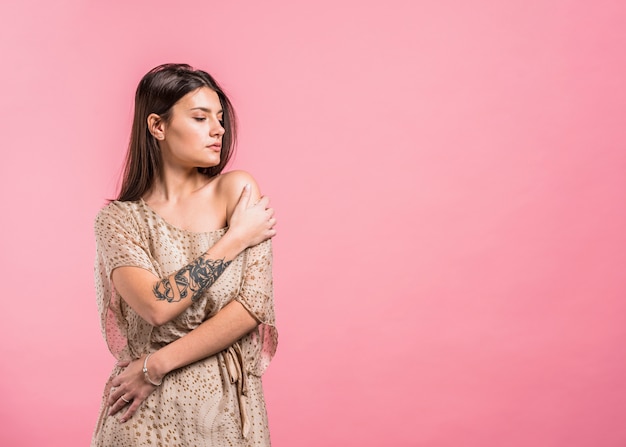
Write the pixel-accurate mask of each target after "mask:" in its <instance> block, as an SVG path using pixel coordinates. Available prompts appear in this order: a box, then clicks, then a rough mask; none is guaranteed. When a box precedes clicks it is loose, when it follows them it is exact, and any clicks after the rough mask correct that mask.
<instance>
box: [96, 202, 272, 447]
mask: <svg viewBox="0 0 626 447" xmlns="http://www.w3.org/2000/svg"><path fill="white" fill-rule="evenodd" d="M225 232H226V229H221V230H216V231H211V232H208V233H194V232H190V231H185V230H181V229H179V228H176V227H174V226H172V225H170V224H168V223H167V222H166V221H165V220H163V219H162V218H161V217H160V216H159V215H158V214H156V213H155V212H154V211H153V210H152V209H151V208H150V207H148V205H147V204H146V203H145V202H144V201H143V200H139V201H137V202H112V203H110V204H109V205H108V206H106V207H105V208H103V209H102V210H101V211H100V213H99V214H98V216H97V217H96V221H95V233H96V244H97V245H96V265H95V279H96V293H97V299H98V310H99V312H100V318H101V324H102V334H103V336H104V338H105V340H106V342H107V345H108V347H109V350H110V351H111V353H112V354H113V356H114V357H115V358H116V359H117V360H118V361H122V360H132V359H137V358H139V357H141V356H142V355H144V354H147V353H150V352H154V351H156V350H158V349H159V348H160V347H162V346H164V345H166V344H168V343H170V342H172V341H174V340H176V339H178V338H180V337H182V336H183V335H185V334H186V333H188V332H190V331H191V330H193V329H194V328H196V327H197V326H199V325H200V324H201V323H202V322H203V321H204V320H206V319H208V318H211V316H213V315H215V313H217V312H218V311H219V310H220V309H221V308H222V307H224V306H225V305H226V304H228V303H229V302H230V301H232V300H237V301H239V302H240V303H241V304H242V305H243V306H244V307H245V308H246V309H247V310H248V311H249V312H250V313H251V314H252V315H253V316H254V317H255V318H256V319H257V320H258V321H259V322H260V324H259V325H258V327H257V328H256V329H255V330H254V331H252V332H251V333H250V334H248V335H246V336H244V337H243V338H242V339H240V340H239V341H237V342H236V343H235V344H234V345H232V346H231V347H229V348H228V349H226V350H224V351H222V352H220V353H218V354H216V355H214V356H211V357H209V358H206V359H204V360H201V361H198V362H196V363H193V364H191V365H188V366H186V367H183V368H180V369H178V370H175V371H173V372H171V373H169V374H167V375H166V376H165V377H164V379H163V383H162V385H161V386H159V387H157V388H156V389H155V390H154V392H153V393H152V394H151V395H150V396H149V397H148V398H147V399H146V401H145V402H143V403H142V405H141V407H140V408H139V409H138V410H137V412H136V413H135V414H134V415H133V417H132V418H131V419H130V420H128V421H127V422H126V423H124V424H120V423H119V422H118V417H119V414H118V415H115V416H111V417H109V416H107V411H108V405H107V403H106V399H107V397H108V395H109V391H110V388H111V380H112V378H113V377H114V376H115V375H117V374H119V373H120V371H121V369H120V368H119V367H115V368H114V369H113V371H112V373H111V376H110V377H109V379H108V381H107V383H106V385H105V388H104V394H103V399H102V404H101V408H100V416H99V419H98V423H97V425H96V429H95V432H94V436H93V439H92V446H103V447H115V446H120V447H121V446H124V447H128V446H153V447H154V446H164V447H165V446H167V447H174V446H185V447H189V446H245V447H251V446H269V445H270V438H269V430H268V423H267V413H266V410H265V401H264V398H263V389H262V384H261V375H262V374H263V372H264V371H265V369H266V368H267V366H268V365H269V362H270V360H271V358H272V356H273V355H274V353H275V351H276V345H277V342H278V334H277V331H276V327H275V317H274V304H273V292H272V250H271V241H266V242H263V243H262V244H259V245H257V246H255V247H252V248H249V249H247V250H245V251H244V252H243V253H242V254H241V255H239V256H238V257H237V258H236V259H235V260H233V262H232V263H231V264H230V265H229V266H228V268H227V269H226V270H225V271H224V273H223V274H222V276H220V277H219V278H218V280H217V281H216V282H215V283H214V284H213V285H212V286H211V287H210V288H208V289H207V290H205V291H204V292H203V294H202V295H201V296H200V297H199V299H198V300H196V301H195V302H194V303H193V304H192V305H191V306H190V307H189V308H188V309H187V310H186V311H185V312H183V313H182V314H181V315H179V316H178V317H176V318H175V319H174V320H172V321H170V322H169V323H167V324H164V325H162V326H160V327H154V326H151V325H150V324H149V323H147V322H146V321H144V320H143V319H142V318H141V317H140V316H139V315H137V314H136V313H135V312H134V311H133V310H132V309H131V308H130V307H129V306H128V305H127V304H126V303H125V301H124V300H123V299H121V297H120V296H119V295H118V294H117V292H116V291H115V289H114V287H113V284H112V283H111V281H110V277H111V272H112V271H113V270H114V269H115V268H116V267H120V266H135V267H140V268H144V269H146V270H148V271H150V272H152V273H154V274H155V275H157V276H158V277H159V278H162V277H165V276H168V275H170V274H171V273H173V272H175V271H177V270H179V269H180V268H181V267H183V266H185V265H186V264H188V263H190V262H191V261H193V260H194V259H196V258H197V257H198V256H200V255H201V254H202V253H204V252H205V251H206V250H208V249H209V248H210V247H211V246H212V245H213V244H215V243H216V242H217V241H218V240H219V239H220V238H221V237H222V236H223V235H224V233H225Z"/></svg>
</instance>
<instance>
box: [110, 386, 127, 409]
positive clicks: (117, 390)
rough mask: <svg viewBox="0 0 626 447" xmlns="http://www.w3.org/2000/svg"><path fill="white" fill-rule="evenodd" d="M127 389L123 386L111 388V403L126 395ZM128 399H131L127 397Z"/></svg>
mask: <svg viewBox="0 0 626 447" xmlns="http://www.w3.org/2000/svg"><path fill="white" fill-rule="evenodd" d="M124 393H125V390H123V389H121V388H115V390H111V393H110V394H109V405H113V404H115V403H116V402H118V401H119V400H120V398H121V397H122V396H123V395H124ZM126 399H127V400H130V399H128V398H126Z"/></svg>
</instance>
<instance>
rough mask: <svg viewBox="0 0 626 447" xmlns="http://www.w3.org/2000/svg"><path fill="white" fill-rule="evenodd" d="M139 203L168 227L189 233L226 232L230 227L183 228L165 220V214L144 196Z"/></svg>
mask: <svg viewBox="0 0 626 447" xmlns="http://www.w3.org/2000/svg"><path fill="white" fill-rule="evenodd" d="M139 203H140V204H141V206H142V207H143V208H144V209H146V210H147V211H148V212H149V213H150V214H153V215H154V216H155V217H156V218H157V219H158V220H160V221H161V222H163V223H164V224H165V225H166V226H167V227H169V228H171V229H173V230H176V231H180V232H182V233H187V234H216V233H222V232H223V233H225V232H226V231H227V230H228V227H227V226H226V227H223V228H218V229H216V230H210V231H191V230H185V229H183V228H180V227H177V226H176V225H172V224H171V223H169V222H168V221H167V220H165V218H164V217H163V216H161V215H160V214H159V213H157V212H156V211H154V210H153V209H152V208H151V207H150V205H148V204H147V203H146V201H145V200H144V199H143V198H140V199H139Z"/></svg>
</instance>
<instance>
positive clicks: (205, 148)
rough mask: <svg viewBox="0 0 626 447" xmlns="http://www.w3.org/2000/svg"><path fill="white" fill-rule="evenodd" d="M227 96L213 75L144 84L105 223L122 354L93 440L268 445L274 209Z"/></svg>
mask: <svg viewBox="0 0 626 447" xmlns="http://www.w3.org/2000/svg"><path fill="white" fill-rule="evenodd" d="M235 127H236V126H235V115H234V112H233V108H232V106H231V103H230V101H229V100H228V98H227V97H226V95H225V94H224V92H223V91H222V89H221V88H220V87H219V85H218V84H217V83H216V82H215V80H214V79H213V78H212V77H211V76H210V75H209V74H207V73H206V72H204V71H201V70H194V69H193V68H192V67H190V66H188V65H184V64H166V65H162V66H159V67H156V68H154V69H153V70H151V71H150V72H149V73H148V74H146V75H145V76H144V78H143V79H142V80H141V82H140V83H139V86H138V88H137V92H136V96H135V114H134V121H133V127H132V134H131V139H130V144H129V150H128V155H127V160H126V169H125V172H124V180H123V183H122V188H121V192H120V194H119V197H118V198H117V200H116V201H113V202H111V203H110V204H109V205H108V206H106V207H105V208H103V209H102V210H101V211H100V213H99V214H98V216H97V217H96V221H95V232H96V242H97V259H96V291H97V296H98V308H99V311H100V316H101V323H102V332H103V335H104V337H105V339H106V342H107V344H108V347H109V349H110V351H111V353H112V354H113V355H114V356H115V358H116V359H117V360H118V363H117V365H116V367H115V368H114V369H113V371H112V374H111V376H110V378H109V380H108V381H107V384H106V386H105V391H104V397H103V402H102V407H101V410H100V417H99V420H98V423H97V426H96V430H95V433H94V436H93V440H92V445H94V446H106V447H113V446H144V445H146V446H147V445H150V446H168V447H173V446H226V445H228V446H266V445H269V444H270V439H269V431H268V424H267V415H266V411H265V403H264V399H263V390H262V386H261V375H262V374H263V372H264V371H265V369H266V368H267V366H268V364H269V361H270V360H271V358H272V356H273V355H274V352H275V350H276V345H277V340H278V339H277V332H276V328H275V320H274V307H273V295H272V251H271V238H272V237H273V236H274V235H275V234H276V232H275V230H274V225H275V223H276V221H275V219H274V217H273V210H272V209H271V208H269V207H268V199H267V198H265V197H260V195H259V189H258V187H257V185H256V183H255V181H254V179H253V178H252V177H251V176H250V175H249V174H247V173H246V172H243V171H232V172H228V173H222V170H223V168H224V166H225V165H226V163H227V162H228V160H229V158H230V156H231V153H232V150H233V146H234V142H235Z"/></svg>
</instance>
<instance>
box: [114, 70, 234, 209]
mask: <svg viewBox="0 0 626 447" xmlns="http://www.w3.org/2000/svg"><path fill="white" fill-rule="evenodd" d="M201 87H208V88H210V89H211V90H213V91H215V93H217V96H218V97H219V99H220V103H221V106H222V110H223V112H224V115H223V116H224V123H223V126H224V129H225V133H224V136H223V137H222V150H221V153H220V163H219V164H218V165H217V166H212V167H210V168H198V171H199V172H201V173H202V174H204V175H206V176H208V177H213V176H215V175H217V174H219V173H220V172H222V170H223V169H224V167H225V166H226V164H227V163H228V161H229V160H230V158H231V156H232V154H233V151H234V148H235V141H236V132H237V121H236V118H235V111H234V109H233V106H232V104H231V103H230V100H229V99H228V97H227V96H226V94H225V93H224V91H223V90H222V88H221V87H220V86H219V84H218V83H217V82H216V81H215V79H213V77H212V76H211V75H210V74H208V73H207V72H205V71H202V70H195V69H194V68H192V67H191V66H189V65H187V64H163V65H159V66H158V67H155V68H153V69H152V70H150V71H149V72H148V73H147V74H146V75H145V76H144V77H143V78H142V79H141V81H140V82H139V85H138V86H137V91H136V93H135V113H134V117H133V127H132V130H131V134H130V142H129V144H128V152H127V154H126V164H125V167H124V174H123V179H122V187H121V189H120V193H119V196H118V197H117V200H121V201H134V200H139V199H140V198H141V197H142V196H143V195H144V194H145V193H146V192H147V191H148V190H149V189H150V188H151V187H152V185H153V183H154V180H155V178H157V177H158V176H160V175H161V174H162V172H161V171H162V169H163V167H162V159H161V151H160V149H159V144H158V142H157V140H156V138H155V137H154V136H153V135H152V134H151V133H150V131H149V129H148V116H149V115H150V114H151V113H156V114H157V115H159V116H160V117H161V118H162V119H163V120H165V121H166V122H167V121H168V120H169V119H170V117H171V112H172V107H173V106H174V104H176V103H177V102H178V101H179V100H180V99H181V98H182V97H183V96H185V95H186V94H187V93H189V92H192V91H194V90H196V89H199V88H201Z"/></svg>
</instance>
